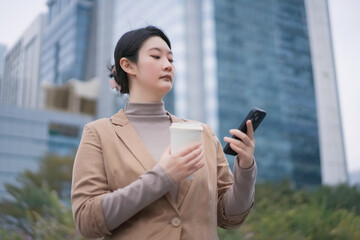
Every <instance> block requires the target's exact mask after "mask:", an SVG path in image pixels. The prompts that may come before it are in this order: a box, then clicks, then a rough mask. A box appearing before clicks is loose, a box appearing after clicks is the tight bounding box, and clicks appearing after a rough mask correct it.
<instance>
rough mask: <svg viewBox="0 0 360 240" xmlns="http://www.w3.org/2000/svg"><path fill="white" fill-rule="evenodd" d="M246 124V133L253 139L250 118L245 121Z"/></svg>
mask: <svg viewBox="0 0 360 240" xmlns="http://www.w3.org/2000/svg"><path fill="white" fill-rule="evenodd" d="M246 126H247V135H248V136H249V138H250V139H251V140H254V129H253V125H252V121H251V120H248V121H246Z"/></svg>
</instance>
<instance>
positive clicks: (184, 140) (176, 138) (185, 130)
mask: <svg viewBox="0 0 360 240" xmlns="http://www.w3.org/2000/svg"><path fill="white" fill-rule="evenodd" d="M202 130H203V127H202V126H201V124H200V123H190V122H182V123H172V124H171V126H170V143H171V154H173V153H175V152H177V151H178V150H180V149H182V148H184V147H186V146H189V145H190V144H191V143H194V142H200V140H201V133H202ZM193 178H194V176H193V174H191V175H190V176H188V177H187V178H186V179H189V180H191V179H193Z"/></svg>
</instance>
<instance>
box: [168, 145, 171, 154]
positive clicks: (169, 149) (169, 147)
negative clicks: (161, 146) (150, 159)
mask: <svg viewBox="0 0 360 240" xmlns="http://www.w3.org/2000/svg"><path fill="white" fill-rule="evenodd" d="M168 153H169V155H171V144H169V146H168Z"/></svg>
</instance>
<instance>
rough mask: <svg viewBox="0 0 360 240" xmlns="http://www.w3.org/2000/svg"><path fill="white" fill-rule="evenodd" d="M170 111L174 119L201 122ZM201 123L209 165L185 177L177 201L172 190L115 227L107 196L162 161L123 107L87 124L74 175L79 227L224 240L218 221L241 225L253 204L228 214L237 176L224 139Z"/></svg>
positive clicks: (101, 232) (94, 233) (118, 234)
mask: <svg viewBox="0 0 360 240" xmlns="http://www.w3.org/2000/svg"><path fill="white" fill-rule="evenodd" d="M167 114H168V115H169V116H170V118H171V121H172V122H189V121H190V122H196V121H192V120H186V119H181V118H179V117H176V116H175V115H172V114H170V113H169V112H167ZM201 124H202V126H203V128H204V130H203V133H202V137H201V142H202V145H203V146H204V149H205V156H204V158H205V162H206V164H205V166H204V167H203V168H201V169H200V170H198V171H197V172H195V174H194V178H193V180H183V181H181V182H180V184H179V191H178V200H177V202H175V201H174V200H173V198H172V197H171V195H170V192H168V193H166V194H165V195H164V196H163V197H161V198H159V199H158V200H156V201H155V202H153V203H151V204H150V205H148V206H147V207H145V208H144V209H142V210H140V211H139V212H138V213H137V214H135V215H134V216H133V217H131V218H130V219H129V220H127V221H126V222H125V223H123V224H121V225H120V226H119V227H118V228H117V229H115V230H114V231H111V232H110V231H109V229H108V228H107V226H106V224H105V220H104V215H103V210H102V205H101V196H102V195H103V194H106V193H108V192H112V191H114V190H116V189H119V188H123V187H125V186H127V185H128V184H130V183H131V182H133V181H135V180H137V179H138V178H139V176H140V175H142V174H144V173H145V172H146V171H148V170H151V169H152V168H153V167H154V166H155V165H156V160H155V159H154V158H153V157H152V155H151V154H150V152H149V150H148V149H147V148H146V147H145V145H144V143H143V142H142V140H141V139H140V137H139V135H138V134H137V132H136V130H135V128H134V127H133V125H132V124H131V122H130V121H129V119H128V118H127V117H126V114H125V112H124V111H123V109H121V110H120V111H119V112H118V113H116V114H114V115H113V116H112V117H111V118H110V119H109V118H103V119H99V120H96V121H93V122H90V123H88V124H86V125H85V126H84V130H83V134H82V138H81V142H80V145H79V148H78V151H77V154H76V157H75V162H74V169H73V179H72V193H71V200H72V210H73V215H74V219H75V223H76V226H77V228H78V230H79V231H80V232H81V233H82V234H83V235H84V236H86V237H89V238H98V237H103V236H104V239H127V240H128V239H135V240H139V239H156V240H159V239H206V240H211V239H218V235H217V226H220V227H223V228H226V229H231V228H236V227H238V226H239V225H240V224H241V223H242V222H243V221H244V220H245V219H246V217H247V215H248V213H249V211H250V209H249V210H248V211H246V212H244V213H243V214H240V215H236V216H225V214H224V195H225V192H226V191H227V189H229V188H230V186H231V185H232V183H233V175H232V173H231V171H230V169H229V165H228V162H227V160H226V158H225V155H224V153H223V151H222V147H221V144H220V142H219V140H218V138H217V137H216V135H215V134H214V132H213V131H212V129H211V128H210V126H208V125H207V124H204V123H201ZM154 141H156V139H154ZM252 206H253V204H252Z"/></svg>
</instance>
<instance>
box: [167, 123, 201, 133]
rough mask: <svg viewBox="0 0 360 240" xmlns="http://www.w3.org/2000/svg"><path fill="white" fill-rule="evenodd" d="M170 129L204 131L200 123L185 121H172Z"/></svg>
mask: <svg viewBox="0 0 360 240" xmlns="http://www.w3.org/2000/svg"><path fill="white" fill-rule="evenodd" d="M170 129H176V130H198V131H202V130H203V127H202V126H201V124H200V123H189V122H183V123H172V124H171V126H170Z"/></svg>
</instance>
